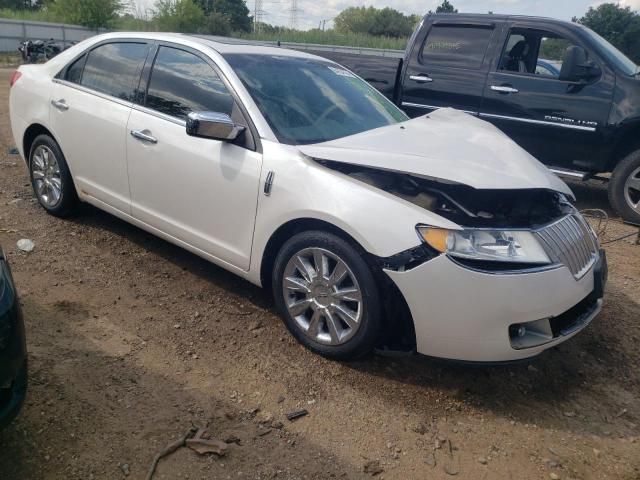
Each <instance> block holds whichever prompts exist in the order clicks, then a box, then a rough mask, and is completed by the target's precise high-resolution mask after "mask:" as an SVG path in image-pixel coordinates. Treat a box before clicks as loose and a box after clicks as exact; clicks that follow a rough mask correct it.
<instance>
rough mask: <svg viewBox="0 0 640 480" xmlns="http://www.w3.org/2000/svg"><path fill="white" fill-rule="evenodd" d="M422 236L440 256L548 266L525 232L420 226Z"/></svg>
mask: <svg viewBox="0 0 640 480" xmlns="http://www.w3.org/2000/svg"><path fill="white" fill-rule="evenodd" d="M417 230H418V233H419V235H420V237H421V238H422V239H423V240H424V241H425V242H426V243H427V244H428V245H430V246H431V247H433V248H434V249H436V250H437V251H439V252H440V253H446V254H448V255H451V256H452V257H458V258H463V259H469V260H482V261H494V262H512V263H531V264H539V265H543V264H549V263H551V260H550V259H549V257H548V256H547V254H546V253H545V251H544V250H543V248H542V246H541V245H540V243H539V242H538V240H537V239H536V238H535V236H534V235H533V233H531V232H528V231H524V230H483V229H465V230H447V229H444V228H435V227H427V226H418V227H417Z"/></svg>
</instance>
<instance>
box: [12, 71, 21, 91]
mask: <svg viewBox="0 0 640 480" xmlns="http://www.w3.org/2000/svg"><path fill="white" fill-rule="evenodd" d="M21 76H22V73H21V72H19V71H18V70H16V71H15V72H13V74H12V75H11V80H9V87H13V86H14V85H15V84H16V82H17V81H18V79H19V78H20V77H21Z"/></svg>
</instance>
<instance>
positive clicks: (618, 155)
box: [609, 120, 640, 171]
mask: <svg viewBox="0 0 640 480" xmlns="http://www.w3.org/2000/svg"><path fill="white" fill-rule="evenodd" d="M636 150H640V120H639V121H637V122H634V123H633V125H629V126H627V128H626V129H625V131H624V132H623V133H622V134H621V136H620V138H619V139H618V141H617V142H616V146H615V148H614V150H613V155H612V157H611V159H610V161H609V171H613V170H614V169H615V168H616V167H617V166H618V164H619V163H620V162H621V161H622V160H624V158H625V157H627V155H629V154H630V153H632V152H635V151H636Z"/></svg>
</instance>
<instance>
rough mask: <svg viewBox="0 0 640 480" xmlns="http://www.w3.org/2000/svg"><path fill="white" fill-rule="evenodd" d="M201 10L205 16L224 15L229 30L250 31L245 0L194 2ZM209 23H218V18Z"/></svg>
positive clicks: (203, 0)
mask: <svg viewBox="0 0 640 480" xmlns="http://www.w3.org/2000/svg"><path fill="white" fill-rule="evenodd" d="M194 3H195V4H196V5H198V6H199V7H200V8H202V11H203V12H204V14H205V15H207V16H209V15H211V14H212V13H214V12H216V13H219V14H222V15H224V16H225V17H226V18H227V20H228V22H229V23H230V25H231V29H233V30H236V31H242V32H249V31H250V30H251V17H250V16H249V8H247V4H246V2H245V0H194ZM217 18H218V20H216V19H215V18H214V19H212V20H211V21H213V22H214V23H215V22H218V23H219V16H218V17H217Z"/></svg>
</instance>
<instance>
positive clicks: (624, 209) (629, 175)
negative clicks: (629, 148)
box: [609, 150, 640, 224]
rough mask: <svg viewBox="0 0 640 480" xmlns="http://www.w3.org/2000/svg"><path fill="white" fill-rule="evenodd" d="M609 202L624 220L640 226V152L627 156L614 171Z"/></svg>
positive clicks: (610, 184)
mask: <svg viewBox="0 0 640 480" xmlns="http://www.w3.org/2000/svg"><path fill="white" fill-rule="evenodd" d="M609 201H610V202H611V205H613V208H615V209H616V211H617V212H618V213H619V214H620V216H621V217H622V218H623V219H624V220H626V221H628V222H632V223H639V224H640V150H636V151H635V152H632V153H630V154H629V155H628V156H626V157H625V158H624V159H623V160H622V161H621V162H620V163H619V164H618V166H617V167H616V168H615V170H614V171H613V175H611V182H609Z"/></svg>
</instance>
